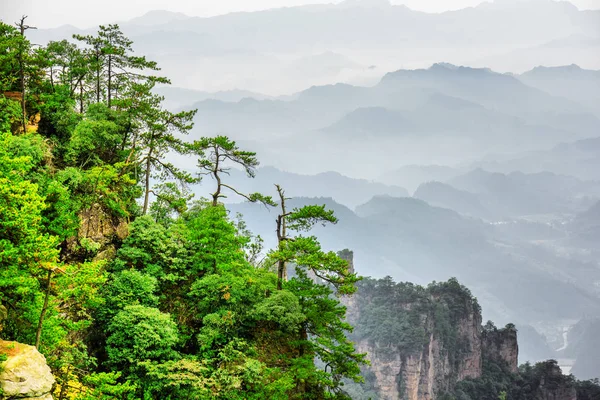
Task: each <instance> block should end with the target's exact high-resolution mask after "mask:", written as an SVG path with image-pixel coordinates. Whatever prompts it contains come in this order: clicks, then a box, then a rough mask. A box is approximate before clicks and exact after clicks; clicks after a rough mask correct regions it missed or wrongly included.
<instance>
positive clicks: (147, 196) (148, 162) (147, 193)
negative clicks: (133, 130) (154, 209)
mask: <svg viewBox="0 0 600 400" xmlns="http://www.w3.org/2000/svg"><path fill="white" fill-rule="evenodd" d="M151 154H152V149H150V151H148V156H147V158H146V179H145V182H144V186H145V189H146V190H145V193H144V210H143V211H142V214H143V215H146V213H147V212H148V203H149V201H150V167H151V166H152V163H151V160H150V156H151Z"/></svg>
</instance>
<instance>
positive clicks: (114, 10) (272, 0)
mask: <svg viewBox="0 0 600 400" xmlns="http://www.w3.org/2000/svg"><path fill="white" fill-rule="evenodd" d="M504 1H506V0H504ZM510 1H531V0H510ZM339 2H340V1H339V0H338V1H334V0H314V1H310V0H252V1H248V0H219V1H211V0H199V1H193V0H126V1H119V0H104V1H98V2H96V1H78V0H56V1H46V0H2V2H1V4H0V11H1V16H2V20H3V21H5V22H11V21H16V20H17V19H18V18H20V17H21V16H22V15H29V16H30V17H31V18H32V19H35V20H36V21H37V22H36V25H37V26H39V27H44V28H52V27H57V26H61V25H67V24H68V25H74V26H77V27H78V28H88V27H91V26H94V25H98V24H103V23H108V22H112V21H123V20H127V19H131V18H133V17H137V16H139V15H141V14H144V13H146V12H148V11H151V10H168V11H173V12H180V13H184V14H187V15H190V16H199V17H208V16H214V15H220V14H226V13H231V12H238V11H256V10H264V9H268V8H275V7H292V6H299V5H306V4H329V3H339ZM392 3H393V4H396V5H401V4H404V5H406V6H407V7H409V8H411V9H413V10H418V11H425V12H432V13H439V12H444V11H448V10H457V9H460V8H465V7H473V6H476V5H478V4H480V3H482V2H481V1H480V0H405V1H399V0H395V1H393V2H392ZM572 3H573V4H575V5H576V6H578V7H579V8H580V9H599V8H600V0H574V1H572Z"/></svg>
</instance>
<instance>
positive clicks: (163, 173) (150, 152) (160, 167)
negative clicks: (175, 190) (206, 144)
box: [128, 84, 197, 214]
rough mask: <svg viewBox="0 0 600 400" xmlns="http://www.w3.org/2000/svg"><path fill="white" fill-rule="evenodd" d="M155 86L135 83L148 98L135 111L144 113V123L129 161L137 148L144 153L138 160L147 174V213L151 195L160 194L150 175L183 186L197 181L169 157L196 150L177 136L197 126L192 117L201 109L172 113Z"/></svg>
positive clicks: (145, 184) (135, 140)
mask: <svg viewBox="0 0 600 400" xmlns="http://www.w3.org/2000/svg"><path fill="white" fill-rule="evenodd" d="M153 86H154V85H153V84H149V85H135V87H136V88H137V91H138V95H137V96H138V97H142V98H144V99H145V100H142V101H139V103H138V104H139V106H138V110H136V111H135V112H137V113H138V115H140V116H141V121H140V125H141V126H140V132H139V133H138V134H136V135H135V136H134V138H133V140H132V146H131V152H132V153H131V154H130V157H128V160H129V159H130V158H131V156H132V155H133V154H134V152H135V151H136V149H137V150H139V151H140V152H141V154H142V155H141V156H140V157H139V159H138V160H137V163H138V164H139V165H140V167H141V170H142V171H143V174H144V180H143V185H144V206H143V210H142V213H143V214H146V213H147V212H148V207H149V205H150V194H151V193H152V194H155V195H156V193H155V192H153V191H152V189H151V187H150V186H151V181H150V178H158V179H160V180H162V181H165V180H167V179H173V180H175V181H176V182H178V183H179V184H180V185H182V186H185V185H187V184H190V183H195V182H197V179H195V178H193V177H192V175H191V174H190V173H188V172H185V171H183V170H182V169H181V168H177V167H176V166H175V165H173V164H172V163H170V162H167V161H166V160H165V158H166V155H167V154H169V153H174V154H181V155H185V154H190V153H191V152H192V146H191V145H189V144H188V143H186V142H184V141H183V140H182V139H181V138H179V137H177V135H178V134H179V135H185V134H187V133H188V132H189V131H190V130H191V129H192V128H193V126H194V123H193V122H192V120H193V118H194V115H195V114H196V111H197V110H192V111H181V112H178V113H172V112H170V111H167V110H165V109H163V108H162V107H161V106H160V103H161V102H162V100H163V97H161V96H156V95H154V94H152V93H151V89H152V88H153Z"/></svg>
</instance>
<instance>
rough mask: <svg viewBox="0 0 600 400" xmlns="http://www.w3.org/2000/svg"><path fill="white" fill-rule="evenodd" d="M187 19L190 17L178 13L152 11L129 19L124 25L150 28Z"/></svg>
mask: <svg viewBox="0 0 600 400" xmlns="http://www.w3.org/2000/svg"><path fill="white" fill-rule="evenodd" d="M188 18H190V17H189V16H187V15H185V14H183V13H180V12H172V11H167V10H152V11H148V12H147V13H146V14H144V15H142V16H141V17H136V18H133V19H130V20H129V21H126V24H132V25H142V26H148V27H152V26H155V25H163V24H170V23H177V22H178V21H182V20H185V19H188Z"/></svg>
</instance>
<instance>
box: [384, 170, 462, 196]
mask: <svg viewBox="0 0 600 400" xmlns="http://www.w3.org/2000/svg"><path fill="white" fill-rule="evenodd" d="M461 173H462V172H461V171H460V170H458V169H455V168H452V167H448V166H445V165H406V166H403V167H401V168H398V169H396V170H393V171H388V172H385V173H383V174H382V175H381V176H379V178H378V180H379V181H381V182H384V183H387V184H397V185H401V186H404V187H406V188H407V189H408V190H409V191H412V192H414V191H415V190H416V189H417V188H418V187H419V186H420V185H421V184H423V183H427V182H432V181H438V182H445V181H447V180H449V179H451V178H454V177H456V176H458V175H460V174H461Z"/></svg>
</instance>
